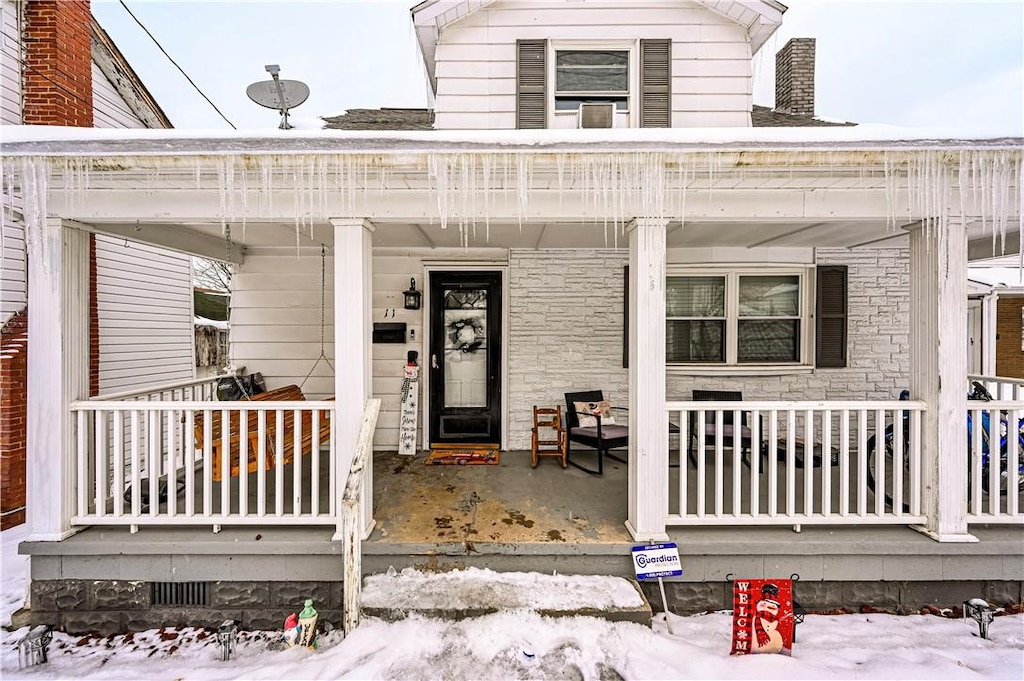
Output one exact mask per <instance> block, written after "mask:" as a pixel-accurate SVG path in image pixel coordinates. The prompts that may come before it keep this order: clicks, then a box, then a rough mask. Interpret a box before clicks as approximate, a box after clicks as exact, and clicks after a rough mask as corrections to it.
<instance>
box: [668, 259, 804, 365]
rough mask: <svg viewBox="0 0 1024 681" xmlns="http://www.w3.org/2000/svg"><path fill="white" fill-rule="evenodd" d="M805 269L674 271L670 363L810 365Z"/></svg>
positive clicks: (670, 302) (670, 293)
mask: <svg viewBox="0 0 1024 681" xmlns="http://www.w3.org/2000/svg"><path fill="white" fill-rule="evenodd" d="M805 281H806V272H805V270H803V269H796V270H791V271H772V272H770V273H769V272H764V271H762V272H758V271H742V270H741V271H732V272H709V273H696V272H695V273H694V274H692V275H691V274H687V275H680V276H676V275H673V276H669V277H668V278H667V280H666V287H665V304H666V305H665V307H666V318H667V320H666V324H667V327H666V346H667V347H666V353H667V354H666V360H667V362H668V363H669V364H723V365H754V364H809V363H810V358H809V357H808V353H807V347H809V342H808V333H809V329H810V324H809V318H810V310H809V302H808V301H809V296H808V295H806V284H805Z"/></svg>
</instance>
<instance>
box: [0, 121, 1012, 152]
mask: <svg viewBox="0 0 1024 681" xmlns="http://www.w3.org/2000/svg"><path fill="white" fill-rule="evenodd" d="M0 139H2V140H3V145H2V148H0V154H2V155H4V156H67V155H91V154H97V153H102V154H123V155H138V154H160V155H189V154H204V155H210V154H219V153H226V154H232V153H250V154H251V153H260V152H267V153H304V154H305V153H315V152H328V153H387V152H416V151H453V150H460V151H461V150H467V149H469V150H479V151H487V150H489V149H493V148H497V149H499V150H504V151H514V150H523V151H529V150H531V149H537V148H538V147H539V148H540V149H539V150H540V151H545V152H549V151H562V150H565V151H579V152H587V151H591V152H607V151H690V150H697V151H699V150H709V151H710V150H713V149H711V148H714V149H730V148H733V149H762V150H785V149H806V148H817V149H826V150H828V149H836V150H844V149H856V150H885V149H893V148H900V149H904V150H913V149H948V148H976V147H985V148H1009V149H1024V138H1021V137H1006V136H1001V135H969V136H965V135H963V134H958V133H957V131H955V130H950V129H920V128H900V127H894V126H884V125H858V126H849V127H845V126H836V127H823V128H752V127H751V128H738V127H737V128H663V129H650V128H631V129H622V128H613V129H604V130H425V131H410V130H405V131H351V130H277V129H271V130H233V131H225V130H141V129H99V128H70V127H57V126H0Z"/></svg>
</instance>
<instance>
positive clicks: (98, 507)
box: [92, 409, 107, 516]
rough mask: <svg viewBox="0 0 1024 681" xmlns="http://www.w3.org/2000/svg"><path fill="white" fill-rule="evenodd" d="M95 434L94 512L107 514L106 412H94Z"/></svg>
mask: <svg viewBox="0 0 1024 681" xmlns="http://www.w3.org/2000/svg"><path fill="white" fill-rule="evenodd" d="M92 427H93V435H94V436H95V437H96V499H95V501H94V504H95V509H94V511H93V512H94V513H95V514H96V515H97V516H105V515H106V514H107V419H106V412H105V411H102V410H99V409H97V410H96V411H94V412H93V425H92Z"/></svg>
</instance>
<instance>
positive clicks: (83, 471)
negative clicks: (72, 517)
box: [75, 410, 89, 518]
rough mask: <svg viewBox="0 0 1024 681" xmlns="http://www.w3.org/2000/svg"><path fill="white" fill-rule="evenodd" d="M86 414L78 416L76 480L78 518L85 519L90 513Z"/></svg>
mask: <svg viewBox="0 0 1024 681" xmlns="http://www.w3.org/2000/svg"><path fill="white" fill-rule="evenodd" d="M86 416H87V414H86V412H85V411H84V410H83V411H79V412H78V413H77V414H76V417H77V420H76V429H77V436H78V438H77V439H78V445H77V447H76V449H77V450H78V457H77V461H78V480H76V485H75V486H76V489H77V494H76V496H77V499H76V501H77V502H78V504H77V506H78V517H80V518H81V517H84V516H86V515H87V514H88V511H89V431H88V429H86V427H85V419H86Z"/></svg>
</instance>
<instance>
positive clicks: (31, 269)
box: [25, 218, 89, 541]
mask: <svg viewBox="0 0 1024 681" xmlns="http://www.w3.org/2000/svg"><path fill="white" fill-rule="evenodd" d="M25 229H26V237H27V242H28V307H29V310H30V313H29V316H28V405H29V407H28V423H27V431H26V436H27V451H28V461H27V470H26V501H27V506H28V509H27V515H28V523H29V529H30V536H29V538H30V539H31V540H35V541H60V540H61V539H64V538H65V537H67V536H69V535H71V534H73V530H72V529H71V517H72V515H73V512H74V511H73V509H74V508H75V485H76V481H75V469H76V465H75V463H76V462H75V449H74V447H75V432H74V429H75V419H73V418H72V415H71V403H72V402H73V401H75V400H78V399H85V398H86V397H88V395H89V235H88V234H86V233H85V232H82V231H80V230H77V229H69V228H67V227H66V226H65V225H64V223H63V222H62V221H61V220H59V219H53V218H40V219H39V220H28V221H27V222H26V225H25Z"/></svg>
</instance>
